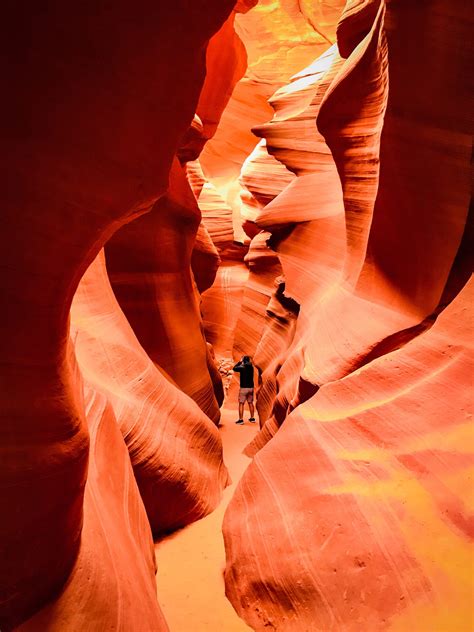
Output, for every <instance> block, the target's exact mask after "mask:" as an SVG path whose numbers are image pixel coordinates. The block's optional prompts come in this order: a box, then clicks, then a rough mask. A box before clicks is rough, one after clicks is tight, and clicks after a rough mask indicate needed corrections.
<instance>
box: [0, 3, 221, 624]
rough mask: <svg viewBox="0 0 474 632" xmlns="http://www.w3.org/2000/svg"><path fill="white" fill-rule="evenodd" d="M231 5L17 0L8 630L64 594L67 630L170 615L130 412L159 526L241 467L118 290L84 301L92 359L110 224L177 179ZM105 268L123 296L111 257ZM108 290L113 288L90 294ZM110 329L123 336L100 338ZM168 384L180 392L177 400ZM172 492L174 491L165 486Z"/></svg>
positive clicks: (6, 253)
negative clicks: (176, 161)
mask: <svg viewBox="0 0 474 632" xmlns="http://www.w3.org/2000/svg"><path fill="white" fill-rule="evenodd" d="M232 7H233V2H232V1H224V2H222V1H220V0H219V1H218V2H217V1H216V2H213V1H212V0H202V1H198V2H194V3H192V6H191V5H190V4H189V3H188V2H181V1H180V0H178V2H175V1H173V2H160V3H156V2H148V1H143V2H139V3H138V4H137V3H135V4H134V6H133V7H131V6H130V4H129V3H127V2H122V1H119V2H116V3H114V4H113V7H112V6H111V5H110V4H108V3H103V2H99V3H97V2H94V3H92V2H86V3H81V5H80V6H77V7H71V6H70V5H68V4H67V3H66V4H64V3H56V2H50V3H47V4H46V5H44V6H42V7H41V10H40V7H39V6H38V7H32V6H28V7H27V6H25V5H18V4H15V3H10V2H9V3H7V5H6V6H5V7H4V14H3V20H2V45H3V47H4V54H3V55H2V62H1V64H2V75H3V77H4V85H5V87H6V91H7V92H8V94H9V98H8V99H4V100H3V102H2V105H1V111H2V118H1V120H2V138H3V147H2V149H3V151H2V174H3V177H4V184H3V186H2V189H3V196H2V197H3V204H2V213H3V216H2V220H3V221H2V231H1V251H2V258H3V266H2V271H1V281H0V285H1V295H2V305H5V306H7V308H6V309H5V310H3V309H2V315H1V326H2V333H3V336H4V343H5V344H3V345H2V354H1V362H2V373H1V381H2V387H1V397H2V406H1V415H2V426H1V427H2V441H1V447H0V450H1V454H0V480H1V494H0V497H1V501H0V502H1V506H0V514H1V515H2V520H1V526H0V540H1V544H0V547H1V550H0V559H1V560H2V563H1V570H0V587H1V588H0V592H1V594H0V603H1V608H0V627H1V628H2V630H4V629H7V630H8V629H11V628H12V627H14V626H16V625H18V624H20V623H22V622H24V621H25V620H26V619H27V618H28V617H29V616H30V615H33V614H35V613H38V611H39V610H40V609H41V608H42V607H43V606H45V604H46V603H47V602H48V601H49V600H51V599H52V598H53V597H54V598H56V597H57V599H56V601H54V602H52V604H51V605H49V606H47V610H45V611H44V612H39V614H36V615H35V616H36V617H39V618H40V619H39V620H38V619H35V618H34V619H33V620H31V621H30V623H28V624H25V625H26V627H27V628H28V629H45V628H46V627H47V626H46V624H45V621H47V622H48V626H49V625H50V626H51V627H52V628H53V629H64V628H65V627H66V628H67V629H77V630H79V629H85V628H88V629H105V628H108V627H110V626H111V625H112V622H113V625H114V626H117V629H122V630H133V629H135V630H143V629H150V628H151V629H156V630H162V629H163V630H164V629H166V624H165V622H164V620H163V618H162V615H161V614H160V610H159V606H158V603H157V600H156V595H155V588H154V580H153V570H154V559H153V548H152V539H151V530H150V526H149V523H148V522H147V520H146V514H145V510H144V507H143V504H142V500H141V498H140V495H139V493H138V488H137V485H136V482H135V478H134V476H133V475H132V470H131V465H130V459H129V457H128V454H127V451H126V449H125V444H124V441H123V439H122V435H121V434H120V432H119V430H118V426H117V423H118V424H119V426H120V429H121V430H122V432H123V434H124V436H125V441H126V442H127V444H128V447H129V449H130V452H131V455H132V461H133V466H134V471H135V473H136V476H137V480H138V483H139V486H140V488H141V491H142V493H143V497H144V500H145V503H146V505H147V511H148V513H149V515H150V517H151V519H152V521H153V528H154V529H155V530H159V529H161V528H167V527H169V526H170V525H171V526H178V525H179V524H183V521H184V522H185V521H188V520H192V519H196V518H197V517H199V516H201V515H203V514H204V513H206V511H208V510H210V509H211V508H212V507H213V506H214V505H215V503H216V502H217V500H218V497H219V494H220V490H221V489H222V487H223V485H225V483H226V475H225V470H224V466H223V464H222V447H221V444H220V437H219V436H218V435H217V432H216V431H215V430H213V429H212V427H209V424H210V423H211V422H210V421H209V420H208V419H205V418H204V416H203V414H202V413H201V411H200V410H199V408H198V407H197V406H194V405H193V403H192V401H191V400H188V399H187V396H186V395H185V394H184V393H183V392H182V391H180V390H178V387H177V386H176V385H175V384H174V383H173V381H172V378H171V377H170V376H169V375H164V374H160V375H159V374H158V369H155V368H154V367H153V365H151V363H150V361H149V360H148V359H147V358H144V351H143V350H142V349H141V348H140V346H139V343H138V342H137V340H136V338H134V336H133V335H132V333H131V330H130V329H129V325H128V324H125V323H124V318H123V316H122V315H121V313H120V311H119V309H118V307H117V306H116V305H115V304H113V301H112V300H111V298H109V304H108V305H107V303H106V301H105V297H104V296H103V295H102V294H100V290H97V289H94V287H93V283H92V281H91V280H90V279H88V280H85V281H84V283H85V284H86V285H85V286H82V289H81V297H82V298H83V299H84V306H81V305H80V303H81V299H80V298H79V299H78V304H77V305H76V307H77V309H78V311H79V316H80V317H81V318H82V317H84V318H86V320H87V323H86V324H84V323H80V324H79V325H78V326H77V329H78V331H79V339H78V342H79V343H80V345H81V348H80V350H79V354H78V355H80V356H81V358H80V359H82V367H81V366H80V365H81V362H78V360H76V356H75V353H74V340H72V341H71V340H70V338H69V308H70V306H71V302H72V299H73V296H74V293H75V291H76V289H77V286H78V283H79V281H80V279H81V277H82V276H83V274H84V272H85V271H86V269H87V268H88V266H89V265H90V264H91V263H92V261H93V260H94V259H95V258H96V256H97V255H98V254H99V252H100V250H101V248H102V247H103V246H104V244H105V243H106V242H107V241H108V239H109V238H110V237H111V235H112V234H113V233H114V232H116V231H117V229H119V228H120V227H121V226H122V225H124V224H125V223H127V222H129V221H131V220H133V219H134V218H137V217H138V216H140V215H142V214H143V213H145V212H146V211H148V210H149V209H150V207H152V206H153V205H154V204H155V203H156V202H157V200H158V199H159V198H160V197H161V196H162V195H163V194H164V193H165V192H166V190H167V187H168V178H169V171H170V167H171V164H172V161H173V156H174V154H175V152H176V150H177V148H178V146H179V144H180V143H181V139H182V138H183V136H184V135H185V133H186V131H187V129H188V128H189V125H190V123H191V121H192V118H193V115H194V112H195V109H196V105H197V102H198V99H199V95H200V91H201V88H202V85H203V82H204V79H205V57H206V44H207V41H208V40H209V38H211V37H212V35H213V34H214V33H215V32H216V31H217V30H218V29H219V28H220V27H221V25H222V24H223V23H224V22H225V20H226V19H227V18H228V16H229V14H230V12H231V9H232ZM179 34H181V36H179ZM177 35H178V36H177ZM177 221H179V220H177ZM163 230H164V229H163ZM90 274H91V275H93V274H94V272H91V273H90ZM99 281H100V282H101V283H102V289H103V290H104V291H105V292H107V291H108V290H107V284H106V283H105V281H104V280H103V277H101V276H100V274H99V273H98V282H99ZM96 291H99V296H98V297H97V298H98V299H100V301H99V304H98V305H88V304H87V301H88V300H89V299H90V300H92V299H94V298H95V295H94V292H96ZM188 301H192V297H191V296H190V297H189V298H188ZM82 307H84V309H85V310H86V311H87V310H88V311H89V313H83V312H81V309H82ZM100 309H104V313H103V314H102V316H101V315H100V314H99V313H98V312H100ZM94 318H95V320H96V322H93V321H94ZM107 319H109V324H108V323H107ZM82 325H84V327H85V329H84V330H81V327H82ZM89 325H90V327H91V329H88V326H89ZM100 326H102V327H104V328H106V329H107V328H108V327H109V326H110V328H111V329H112V328H115V331H116V333H117V336H116V337H114V338H113V340H110V338H109V341H110V344H109V345H108V341H107V339H105V341H102V340H99V341H98V345H97V346H95V347H94V345H93V344H92V342H93V338H94V336H100V329H99V327H100ZM195 327H198V324H197V323H196V324H195ZM127 328H128V329H127ZM105 333H107V334H111V331H110V329H107V331H106V332H105ZM89 347H90V348H89ZM93 347H94V348H93ZM201 349H204V351H205V345H204V343H203V344H202V346H201ZM204 351H202V352H201V355H200V357H199V361H200V362H201V363H202V362H203V353H204ZM89 352H90V353H89ZM112 358H114V360H112ZM78 359H79V358H78ZM110 363H112V364H113V366H112V367H109V364H110ZM81 368H84V375H83V374H82V373H81ZM102 371H104V373H102ZM98 372H99V374H98ZM89 380H90V381H89ZM198 390H199V389H198ZM192 392H193V394H194V392H195V389H192ZM107 394H110V400H109V399H108V397H107ZM158 400H161V402H162V404H161V405H163V402H164V401H165V400H168V404H166V405H164V406H163V408H162V410H161V412H160V408H159V407H158V406H160V405H159V404H158ZM134 401H135V402H136V405H135V404H134ZM111 402H112V403H111ZM127 408H128V411H127ZM214 414H215V415H217V412H216V411H214ZM170 417H172V419H170ZM183 417H184V418H186V421H184V420H183ZM181 421H183V423H184V425H185V427H186V428H187V430H185V428H184V427H183V424H181V423H180V422H181ZM158 425H160V426H161V428H160V431H159V433H157V426H158ZM178 426H179V429H178ZM187 431H189V432H191V433H192V434H193V436H195V435H196V436H199V437H201V438H200V439H198V443H201V448H199V451H201V456H199V457H198V460H197V461H194V462H191V460H190V459H189V454H188V455H187V456H185V457H183V458H181V457H179V456H178V457H177V458H176V460H175V459H174V456H175V455H179V453H180V451H181V448H182V445H183V433H184V434H186V432H187ZM160 434H161V435H162V436H161V437H160ZM184 441H185V443H186V445H187V442H188V440H184ZM180 446H181V448H180ZM202 451H204V452H205V453H206V454H207V456H206V460H205V461H206V462H205V463H202V454H203V452H202ZM166 454H168V456H166ZM208 457H211V458H210V460H209V459H208ZM203 467H204V469H203ZM193 468H196V470H199V475H198V478H200V480H201V483H202V482H203V481H207V483H208V484H209V483H210V488H209V496H208V497H207V496H206V497H204V498H203V493H204V492H203V491H202V490H197V489H196V484H197V485H199V481H198V479H195V477H194V475H193V473H192V470H193ZM167 469H168V470H171V472H169V473H168V475H165V472H166V470H167ZM191 479H193V482H192V483H190V482H189V481H190V480H191ZM206 489H207V487H206ZM157 490H160V494H162V497H160V498H158V499H156V498H150V493H151V495H152V496H153V494H154V493H156V491H157ZM204 494H205V493H204ZM179 498H181V500H182V501H184V504H182V505H181V506H179V507H178V514H177V515H176V516H170V515H169V511H170V509H171V510H172V507H171V508H170V507H169V506H167V503H170V499H171V502H172V503H175V504H176V503H178V505H180V502H179V501H178V499H179ZM105 543H107V544H105ZM132 577H133V579H132Z"/></svg>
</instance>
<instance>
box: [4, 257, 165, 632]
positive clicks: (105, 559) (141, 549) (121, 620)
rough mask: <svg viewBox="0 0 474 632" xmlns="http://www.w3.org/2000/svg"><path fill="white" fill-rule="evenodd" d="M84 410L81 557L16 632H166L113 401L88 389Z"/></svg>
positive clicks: (141, 511)
mask: <svg viewBox="0 0 474 632" xmlns="http://www.w3.org/2000/svg"><path fill="white" fill-rule="evenodd" d="M94 265H95V264H94ZM88 274H89V273H88ZM84 403H85V410H86V414H87V421H88V429H89V434H90V442H91V443H90V445H91V448H90V453H89V467H88V474H87V483H86V488H85V495H84V524H83V528H82V534H81V544H80V548H79V554H78V557H77V560H76V563H75V565H74V567H73V570H72V572H71V574H70V576H69V578H68V581H67V582H66V584H65V586H64V588H63V589H62V591H61V593H60V594H59V596H58V598H57V599H55V600H54V601H53V602H52V603H51V604H48V605H47V606H45V607H44V608H43V609H42V610H40V611H39V612H38V613H37V614H36V615H35V616H33V617H32V618H31V619H29V620H28V621H26V622H25V623H24V624H23V625H20V626H18V627H17V628H15V630H17V631H18V632H20V631H21V632H38V630H51V632H63V631H64V630H71V631H73V630H108V629H117V630H154V631H155V630H156V631H157V632H161V631H163V632H165V631H167V630H168V626H167V625H166V622H165V620H164V618H163V615H162V613H161V611H160V608H159V606H158V603H157V600H156V590H155V559H154V554H153V540H152V538H151V531H150V526H149V524H148V520H147V516H146V513H145V509H144V507H143V503H142V500H141V498H140V493H139V491H138V488H137V484H136V482H135V477H134V473H133V471H132V468H131V467H130V459H129V457H128V453H127V449H126V447H125V445H124V442H123V439H122V436H121V434H120V432H119V430H118V427H117V422H116V420H115V416H114V413H113V411H112V408H111V406H110V404H109V403H108V401H107V398H106V397H105V396H104V395H102V394H101V393H100V392H99V391H96V390H94V389H92V388H91V387H90V386H89V385H87V386H86V389H85V402H84Z"/></svg>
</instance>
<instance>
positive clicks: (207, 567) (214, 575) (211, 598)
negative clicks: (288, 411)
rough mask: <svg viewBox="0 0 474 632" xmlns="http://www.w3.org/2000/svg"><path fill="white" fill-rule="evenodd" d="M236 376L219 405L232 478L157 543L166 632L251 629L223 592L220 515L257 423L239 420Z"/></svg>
mask: <svg viewBox="0 0 474 632" xmlns="http://www.w3.org/2000/svg"><path fill="white" fill-rule="evenodd" d="M237 391H238V386H237V383H236V381H235V380H234V382H233V384H232V386H231V388H230V389H229V392H228V394H227V397H226V400H225V403H224V407H223V409H222V418H221V423H222V426H221V428H220V429H219V432H220V434H221V437H222V443H223V446H224V461H225V463H226V465H227V467H228V469H229V473H230V476H231V479H232V484H231V485H229V487H227V489H226V490H225V491H224V495H223V499H222V502H221V503H220V505H219V506H218V508H217V509H216V510H215V511H214V512H213V513H211V514H210V515H209V516H206V517H205V518H202V519H201V520H199V521H198V522H195V523H193V524H191V525H189V526H187V527H185V528H184V529H181V530H180V531H177V532H176V533H174V534H172V535H170V536H168V537H166V538H164V539H163V540H161V541H160V542H158V543H156V544H155V554H156V559H157V565H158V573H157V576H156V585H157V591H158V601H159V603H160V605H161V608H162V610H163V612H164V614H165V617H166V620H167V622H168V625H169V627H170V632H241V631H242V632H244V631H245V630H250V629H251V628H249V627H248V626H247V625H246V624H245V623H244V621H242V619H240V618H239V616H238V615H237V614H236V612H235V610H234V608H233V607H232V605H231V604H230V602H229V601H228V599H227V598H226V596H225V593H224V578H223V571H224V567H225V552H224V542H223V538H222V519H223V517H224V512H225V510H226V508H227V505H228V503H229V500H230V498H231V497H232V494H233V493H234V491H235V487H236V485H237V483H238V482H239V480H240V478H241V476H242V474H243V472H244V470H245V468H246V467H247V466H248V464H249V458H248V457H246V456H244V455H243V454H242V450H243V449H244V447H245V446H246V445H247V444H248V443H249V442H250V441H251V440H252V439H253V438H254V436H255V434H256V432H257V428H256V426H255V424H251V423H250V422H248V421H247V418H248V411H246V413H245V418H246V421H245V424H244V425H243V426H238V425H236V424H235V423H234V421H235V419H236V418H237V411H236V408H237V407H236V403H235V402H236V400H237Z"/></svg>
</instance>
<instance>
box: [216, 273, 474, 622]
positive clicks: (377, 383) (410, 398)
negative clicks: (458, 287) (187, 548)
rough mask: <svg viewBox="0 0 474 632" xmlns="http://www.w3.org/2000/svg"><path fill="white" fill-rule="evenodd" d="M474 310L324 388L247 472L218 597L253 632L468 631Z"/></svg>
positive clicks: (233, 513)
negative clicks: (267, 631) (473, 315)
mask: <svg viewBox="0 0 474 632" xmlns="http://www.w3.org/2000/svg"><path fill="white" fill-rule="evenodd" d="M473 298H474V296H473V286H472V284H471V285H470V286H469V287H467V288H466V289H465V290H464V291H463V292H462V293H461V294H460V295H459V297H458V298H457V299H455V301H454V302H453V303H452V304H451V305H450V306H449V307H448V308H446V310H445V311H444V312H443V313H442V314H441V316H440V317H439V318H438V321H437V322H436V323H435V324H434V325H433V327H432V328H431V329H430V330H429V331H427V332H425V333H424V334H422V335H421V336H419V337H418V338H416V339H415V340H412V341H411V342H409V343H408V344H407V345H406V346H405V347H404V348H403V349H400V350H398V351H394V352H392V353H390V354H388V355H385V356H383V357H381V358H378V359H377V360H375V361H374V362H372V363H371V364H369V365H367V366H365V367H363V368H362V369H360V370H359V371H357V372H356V373H353V374H352V375H350V376H347V377H346V378H344V379H343V380H340V381H337V382H333V383H331V384H328V385H326V386H323V387H322V388H321V389H320V390H319V391H318V393H317V394H316V395H315V396H313V397H312V398H311V399H309V400H308V401H307V402H305V403H304V404H301V405H300V406H299V407H298V408H297V409H296V410H295V411H294V412H292V413H291V415H290V416H289V417H288V418H287V419H286V421H285V423H284V425H283V426H282V427H281V429H280V430H279V431H278V434H277V435H276V436H275V437H274V438H273V439H272V441H271V442H270V443H269V444H268V445H267V446H266V447H265V448H263V449H262V450H261V451H260V452H259V453H258V454H257V456H256V457H255V459H254V461H253V463H252V464H251V465H250V466H249V468H248V469H247V471H246V473H245V475H244V477H243V479H242V481H241V483H240V484H239V487H238V489H237V491H236V493H235V495H234V497H233V499H232V501H231V504H230V505H229V509H228V511H227V513H226V517H225V521H224V536H225V542H226V550H227V556H228V565H227V570H226V586H227V594H228V596H229V598H230V600H231V601H232V603H233V605H234V607H235V608H236V610H237V612H238V613H239V614H240V616H242V617H243V618H244V619H245V620H246V621H247V622H248V623H249V625H251V626H252V628H253V629H254V630H264V629H274V630H285V632H286V631H288V632H291V631H293V630H295V631H298V632H299V631H300V630H308V631H315V632H316V630H338V631H339V630H353V631H354V632H355V631H358V630H360V629H361V628H366V629H369V630H386V629H397V630H408V629H416V630H420V631H421V630H426V631H428V630H468V629H469V628H470V623H469V621H470V620H471V605H470V604H471V598H470V596H471V594H472V589H473V585H472V574H471V573H470V571H469V559H471V557H470V556H471V550H470V540H471V538H472V525H471V524H470V518H469V507H468V504H469V502H470V500H471V499H469V498H466V491H467V488H466V481H467V480H468V478H469V472H470V471H471V470H472V464H473V460H474V459H473V456H472V453H470V452H469V449H468V446H467V444H466V442H470V441H472V427H471V426H470V422H469V414H468V410H469V406H470V404H469V399H470V395H469V389H470V386H469V381H470V374H471V372H472V369H473V366H472V346H470V343H472V339H473V338H472V334H473V333H474V332H473V331H472V322H471V323H469V320H470V318H469V311H470V305H472V300H473ZM469 336H470V338H469ZM468 342H469V344H467V343H468ZM427 367H429V368H427ZM447 393H449V397H446V395H447ZM257 560H258V561H257ZM466 562H467V566H466Z"/></svg>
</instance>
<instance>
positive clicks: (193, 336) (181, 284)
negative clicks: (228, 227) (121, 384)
mask: <svg viewBox="0 0 474 632" xmlns="http://www.w3.org/2000/svg"><path fill="white" fill-rule="evenodd" d="M199 222H200V212H199V208H198V206H197V203H196V200H195V198H194V195H193V193H192V191H191V188H190V186H189V184H188V182H187V180H186V176H185V174H184V171H183V168H182V167H181V165H180V164H179V162H178V160H175V162H174V163H173V167H172V169H171V173H170V182H169V190H168V193H167V194H166V195H165V196H163V197H162V198H161V199H160V200H159V201H158V202H157V203H156V204H155V205H154V207H153V209H152V210H151V211H150V212H149V213H146V214H145V215H143V216H142V217H139V218H138V219H136V220H134V221H133V222H130V223H129V224H127V225H125V226H124V227H123V228H121V229H120V230H118V231H117V232H116V233H115V234H114V235H113V237H112V238H111V239H110V240H109V241H108V242H107V244H106V248H105V252H106V260H107V269H108V272H109V275H110V281H111V285H112V288H113V290H114V293H115V295H116V296H117V300H118V302H119V304H120V306H121V308H122V309H123V311H124V314H125V316H126V317H127V319H128V321H129V322H130V324H131V326H132V328H133V330H134V332H135V334H136V336H137V338H138V340H139V341H140V344H141V345H142V346H143V348H144V349H145V351H146V352H147V353H148V355H149V356H150V358H151V359H152V360H153V361H154V362H155V363H156V365H157V366H159V367H161V368H163V369H164V370H165V371H166V373H168V374H169V375H170V376H171V377H172V378H173V380H174V381H175V382H176V383H177V384H178V386H179V387H180V388H181V389H182V390H183V391H184V392H185V393H187V394H188V395H189V396H190V397H192V398H193V399H194V401H195V402H196V403H197V404H198V405H199V407H200V408H201V410H203V411H204V412H205V413H206V414H207V415H208V416H209V417H210V418H211V419H212V420H213V421H214V422H215V423H218V422H219V418H220V412H219V407H218V405H217V401H216V399H215V396H214V389H213V385H212V381H211V378H210V375H209V372H208V370H207V349H206V342H205V340H204V337H203V333H202V326H201V317H200V312H199V297H198V294H197V291H196V290H195V287H194V284H193V277H192V273H191V254H192V251H193V247H194V240H195V235H196V231H197V229H198V225H199Z"/></svg>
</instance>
